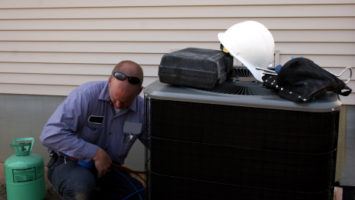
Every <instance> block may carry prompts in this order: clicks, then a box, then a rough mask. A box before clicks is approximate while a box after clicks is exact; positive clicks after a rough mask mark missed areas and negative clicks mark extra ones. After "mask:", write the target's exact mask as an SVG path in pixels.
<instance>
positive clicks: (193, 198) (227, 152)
mask: <svg viewBox="0 0 355 200" xmlns="http://www.w3.org/2000/svg"><path fill="white" fill-rule="evenodd" d="M144 93H145V101H146V110H147V128H148V132H149V135H150V150H149V151H147V152H148V153H147V168H148V197H149V198H148V199H150V200H208V199H213V200H220V199H223V200H224V199H241V200H266V199H267V200H331V199H332V195H333V186H334V174H335V161H336V147H337V135H338V124H339V113H340V105H341V103H340V101H339V100H338V98H337V96H336V95H331V94H329V95H326V96H324V98H322V99H319V100H318V101H315V102H313V103H308V104H296V103H294V102H291V101H287V100H283V99H280V98H279V97H278V96H277V95H274V94H273V93H272V91H270V90H268V89H265V88H264V87H262V86H261V85H260V84H259V83H257V82H255V81H252V80H246V81H232V82H229V83H225V84H223V85H221V86H219V87H218V88H216V89H215V90H213V91H205V90H199V89H193V88H186V87H174V86H170V85H168V84H163V83H160V82H158V81H157V82H154V83H153V84H151V85H149V86H148V87H147V88H146V89H145V91H144Z"/></svg>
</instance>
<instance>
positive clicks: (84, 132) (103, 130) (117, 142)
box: [40, 81, 147, 164]
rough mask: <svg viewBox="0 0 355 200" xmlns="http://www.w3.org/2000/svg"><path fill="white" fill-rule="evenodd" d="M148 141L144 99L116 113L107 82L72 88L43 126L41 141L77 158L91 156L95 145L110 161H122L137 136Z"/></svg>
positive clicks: (88, 157)
mask: <svg viewBox="0 0 355 200" xmlns="http://www.w3.org/2000/svg"><path fill="white" fill-rule="evenodd" d="M137 138H138V139H140V140H141V141H142V142H143V143H144V144H147V139H146V138H147V137H146V134H145V132H144V100H143V98H142V97H140V96H137V97H136V98H135V99H134V101H133V103H132V104H131V105H130V107H129V108H127V109H124V110H121V111H119V112H116V110H115V109H114V107H113V105H112V104H111V100H110V97H109V90H108V82H107V81H97V82H89V83H85V84H83V85H81V86H79V87H78V88H76V89H74V90H73V91H72V92H71V93H70V94H69V96H68V97H67V98H66V99H65V100H64V101H63V102H62V103H61V104H60V105H59V106H58V108H57V109H56V110H55V112H54V113H53V114H52V116H51V117H50V118H49V120H48V122H47V123H46V124H45V126H44V127H43V130H42V133H41V136H40V140H41V142H42V144H43V145H44V146H46V147H48V148H49V149H50V150H53V151H55V152H57V153H60V154H64V155H67V156H70V157H74V158H77V159H92V158H93V157H94V155H95V153H96V151H97V149H98V147H100V148H102V149H103V150H105V151H106V152H107V153H108V154H109V155H110V157H111V159H112V161H113V162H116V163H119V164H123V163H124V160H125V158H126V157H127V154H128V151H129V149H130V148H131V146H132V145H133V143H134V141H135V140H136V139H137Z"/></svg>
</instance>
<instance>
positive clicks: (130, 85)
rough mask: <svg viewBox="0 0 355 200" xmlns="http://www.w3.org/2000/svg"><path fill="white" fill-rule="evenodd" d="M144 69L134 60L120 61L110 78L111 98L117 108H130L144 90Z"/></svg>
mask: <svg viewBox="0 0 355 200" xmlns="http://www.w3.org/2000/svg"><path fill="white" fill-rule="evenodd" d="M142 82H143V70H142V68H141V66H140V65H139V64H137V63H135V62H133V61H130V60H124V61H121V62H119V63H118V64H117V65H116V66H115V67H114V69H113V70H112V74H111V76H110V78H109V94H110V99H111V102H112V104H113V106H114V107H115V108H118V109H124V108H128V107H129V106H130V105H131V104H132V102H133V100H134V98H135V97H136V96H137V95H139V93H140V92H141V91H142Z"/></svg>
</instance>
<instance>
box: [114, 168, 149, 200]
mask: <svg viewBox="0 0 355 200" xmlns="http://www.w3.org/2000/svg"><path fill="white" fill-rule="evenodd" d="M118 174H119V175H120V176H122V177H123V178H124V179H125V180H126V181H127V182H128V183H129V184H130V185H131V186H132V188H133V189H134V190H135V191H134V192H132V193H131V194H129V195H128V196H126V197H125V198H123V199H122V200H125V199H128V198H130V197H131V196H133V195H135V194H137V193H138V191H139V192H142V191H144V187H142V188H141V189H139V190H138V189H137V187H136V186H135V185H134V183H132V181H130V180H129V178H127V177H126V176H125V174H124V173H118ZM127 176H128V175H127ZM141 190H142V191H141ZM139 199H140V200H144V197H143V198H142V196H141V195H139Z"/></svg>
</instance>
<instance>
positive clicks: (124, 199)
mask: <svg viewBox="0 0 355 200" xmlns="http://www.w3.org/2000/svg"><path fill="white" fill-rule="evenodd" d="M143 191H144V188H141V189H140V190H137V191H135V192H132V193H131V194H129V195H127V196H125V197H124V198H123V199H121V200H127V199H129V198H131V197H132V196H133V195H135V194H137V193H140V192H143Z"/></svg>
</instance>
